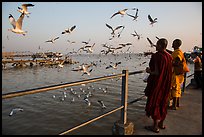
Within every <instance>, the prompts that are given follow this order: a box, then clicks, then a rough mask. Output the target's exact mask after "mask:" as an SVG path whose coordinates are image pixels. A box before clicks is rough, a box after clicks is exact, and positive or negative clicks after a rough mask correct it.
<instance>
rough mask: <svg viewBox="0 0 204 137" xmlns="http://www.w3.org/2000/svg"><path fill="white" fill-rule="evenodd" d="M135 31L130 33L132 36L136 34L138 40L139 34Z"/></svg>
mask: <svg viewBox="0 0 204 137" xmlns="http://www.w3.org/2000/svg"><path fill="white" fill-rule="evenodd" d="M134 32H135V33H132V34H131V35H133V37H135V36H137V39H138V40H139V39H140V38H141V35H139V34H138V33H137V32H136V31H135V30H134Z"/></svg>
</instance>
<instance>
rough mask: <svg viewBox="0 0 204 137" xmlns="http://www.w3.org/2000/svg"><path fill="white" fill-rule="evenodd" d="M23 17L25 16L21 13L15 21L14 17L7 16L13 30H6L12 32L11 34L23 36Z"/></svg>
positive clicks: (24, 32)
mask: <svg viewBox="0 0 204 137" xmlns="http://www.w3.org/2000/svg"><path fill="white" fill-rule="evenodd" d="M24 16H25V14H24V13H22V14H21V15H20V17H19V18H18V20H17V21H15V19H14V17H13V16H12V15H11V14H9V21H10V23H11V25H12V26H13V29H8V31H12V32H13V33H17V34H23V36H25V34H26V33H27V31H24V30H22V23H23V18H24Z"/></svg>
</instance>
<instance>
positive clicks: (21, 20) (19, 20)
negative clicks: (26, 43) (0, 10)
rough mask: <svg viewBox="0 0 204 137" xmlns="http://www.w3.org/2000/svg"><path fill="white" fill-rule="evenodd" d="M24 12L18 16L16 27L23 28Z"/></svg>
mask: <svg viewBox="0 0 204 137" xmlns="http://www.w3.org/2000/svg"><path fill="white" fill-rule="evenodd" d="M24 16H25V15H24V13H22V14H21V16H20V17H19V18H18V20H17V22H16V28H18V29H21V28H22V23H23V18H24Z"/></svg>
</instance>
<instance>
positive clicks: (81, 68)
mask: <svg viewBox="0 0 204 137" xmlns="http://www.w3.org/2000/svg"><path fill="white" fill-rule="evenodd" d="M90 66H92V65H84V64H82V65H80V66H79V67H78V68H75V69H72V71H81V72H83V73H82V76H83V75H84V74H87V75H91V74H90V72H91V71H92V70H93V69H90V70H89V71H88V68H89V67H90Z"/></svg>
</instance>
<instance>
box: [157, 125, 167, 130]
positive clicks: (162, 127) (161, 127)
mask: <svg viewBox="0 0 204 137" xmlns="http://www.w3.org/2000/svg"><path fill="white" fill-rule="evenodd" d="M158 127H159V128H160V129H166V126H160V125H159V126H158Z"/></svg>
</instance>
